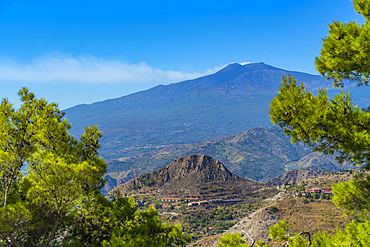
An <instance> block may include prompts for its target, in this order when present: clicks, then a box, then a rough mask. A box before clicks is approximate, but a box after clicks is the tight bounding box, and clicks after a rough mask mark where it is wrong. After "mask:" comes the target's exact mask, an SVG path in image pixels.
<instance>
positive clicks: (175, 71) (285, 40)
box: [0, 0, 363, 109]
mask: <svg viewBox="0 0 370 247" xmlns="http://www.w3.org/2000/svg"><path fill="white" fill-rule="evenodd" d="M356 19H357V20H358V21H359V22H362V21H363V19H362V17H361V16H360V15H357V14H356V13H355V11H354V10H353V8H352V1H350V0H324V1H323V0H310V1H297V0H284V1H281V0H279V1H275V0H272V1H249V0H243V1H236V0H235V1H199V0H198V1H192V0H187V1H182V0H177V1H125V0H122V1H109V0H105V1H93V0H90V1H82V0H80V1H76V0H74V1H69V0H63V1H59V0H58V1H50V0H48V1H38V0H34V1H29V0H28V1H17V0H14V1H10V0H0V87H1V90H0V97H1V98H3V97H7V98H9V100H11V101H12V102H14V103H15V104H16V105H17V104H18V103H17V100H18V99H17V96H16V93H17V91H18V90H19V89H20V88H21V87H22V86H27V87H29V88H30V90H31V91H32V92H34V93H36V95H37V96H38V97H43V98H46V99H47V100H49V101H53V102H57V103H59V104H60V107H61V109H65V108H68V107H71V106H74V105H76V104H81V103H92V102H95V101H101V100H104V99H108V98H116V97H120V96H123V95H127V94H129V93H132V92H136V91H140V90H144V89H147V88H150V87H153V86H155V85H158V84H168V83H171V82H178V81H182V80H185V79H190V78H195V77H198V76H201V75H205V74H209V73H212V72H214V71H216V70H217V69H219V68H222V67H223V66H225V65H227V64H229V63H232V62H238V63H243V62H252V63H253V62H264V63H267V64H269V65H272V66H275V67H279V68H283V69H287V70H295V71H302V72H308V73H312V74H317V72H316V71H315V68H314V58H315V56H317V55H318V54H319V52H320V48H321V39H322V38H323V37H324V36H325V35H327V30H328V24H329V23H331V22H332V21H333V20H339V21H343V22H348V21H350V20H356Z"/></svg>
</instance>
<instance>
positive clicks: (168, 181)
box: [110, 155, 265, 201]
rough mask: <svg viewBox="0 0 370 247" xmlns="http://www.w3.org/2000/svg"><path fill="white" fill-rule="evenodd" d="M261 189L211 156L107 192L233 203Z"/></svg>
mask: <svg viewBox="0 0 370 247" xmlns="http://www.w3.org/2000/svg"><path fill="white" fill-rule="evenodd" d="M263 187H265V185H263V184H260V183H257V182H254V181H251V180H248V179H244V178H242V177H239V176H237V175H235V174H233V173H231V172H230V171H229V170H228V169H227V168H226V167H225V166H224V165H223V164H222V163H221V162H219V161H216V160H214V159H213V158H212V157H209V156H206V155H189V156H186V157H183V158H179V159H176V160H175V161H174V162H173V163H171V164H170V165H168V166H166V167H163V168H161V169H159V170H157V171H153V172H151V173H147V174H142V175H140V176H139V177H138V178H135V179H133V180H131V181H129V182H126V183H124V184H121V185H119V186H118V187H117V188H116V189H114V190H113V191H111V192H110V193H113V192H114V191H115V190H119V191H120V192H121V194H130V193H136V192H140V193H148V192H150V193H153V194H155V195H156V197H157V198H162V197H198V198H200V199H204V200H206V199H208V200H210V199H218V200H226V201H227V200H229V201H232V200H242V199H243V198H245V197H247V196H248V195H251V194H252V193H253V192H255V191H257V190H259V189H261V188H263ZM216 194H217V196H216V197H215V195H216Z"/></svg>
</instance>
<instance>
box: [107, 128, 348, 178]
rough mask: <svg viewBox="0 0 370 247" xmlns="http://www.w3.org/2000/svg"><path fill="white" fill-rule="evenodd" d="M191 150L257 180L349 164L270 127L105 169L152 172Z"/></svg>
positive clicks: (122, 161)
mask: <svg viewBox="0 0 370 247" xmlns="http://www.w3.org/2000/svg"><path fill="white" fill-rule="evenodd" d="M191 154H198V155H203V154H205V155H209V156H212V157H213V158H215V159H217V160H219V161H220V162H222V163H223V164H224V165H225V166H226V167H227V168H228V169H229V170H230V171H231V172H233V173H235V174H237V175H238V176H241V177H244V178H248V179H252V180H254V181H257V182H267V181H268V180H270V179H272V178H274V177H277V176H279V175H281V174H284V173H285V172H287V171H289V170H293V169H325V170H328V171H338V170H341V169H347V168H350V167H351V166H350V165H346V164H344V165H340V164H338V163H337V162H336V161H335V160H334V157H333V156H329V155H323V154H320V153H314V152H312V149H311V148H309V147H307V146H305V145H303V144H292V143H291V142H290V139H289V137H287V136H286V135H285V134H284V133H283V132H282V131H281V130H280V129H278V128H271V127H269V128H253V129H250V130H248V131H245V132H243V133H241V134H234V135H229V136H223V137H219V138H217V139H214V140H210V141H206V142H201V143H194V144H186V145H182V146H175V147H173V146H170V147H165V148H162V149H159V150H155V151H153V152H147V153H144V154H140V155H136V156H132V157H127V158H122V159H119V160H112V161H110V162H108V164H107V165H108V172H118V171H129V170H130V169H132V167H135V168H136V169H137V170H140V171H141V172H142V173H146V172H151V171H152V170H157V169H160V168H162V167H164V166H167V165H169V164H170V163H171V162H172V161H173V160H174V159H177V158H178V157H183V156H187V155H191ZM115 174H116V173H115ZM109 175H110V173H109ZM118 177H119V176H118ZM118 177H117V178H118Z"/></svg>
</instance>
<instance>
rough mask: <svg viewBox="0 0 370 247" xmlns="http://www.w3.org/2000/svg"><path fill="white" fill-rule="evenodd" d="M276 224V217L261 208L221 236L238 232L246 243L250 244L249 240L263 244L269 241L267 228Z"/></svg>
mask: <svg viewBox="0 0 370 247" xmlns="http://www.w3.org/2000/svg"><path fill="white" fill-rule="evenodd" d="M278 222H279V218H278V216H277V215H276V214H275V213H274V212H272V211H271V210H270V209H269V208H268V207H267V208H261V209H259V210H257V211H256V212H254V213H252V214H250V215H248V216H246V217H245V218H244V219H242V220H241V221H239V222H238V223H237V224H235V225H234V226H232V227H231V228H230V229H229V230H227V231H226V232H225V233H223V234H222V235H221V236H224V235H225V234H226V233H236V232H240V233H241V234H242V237H243V238H244V239H245V240H246V243H249V244H252V240H251V239H250V238H252V239H253V240H256V241H257V240H262V241H263V242H268V241H270V237H269V228H270V227H271V226H273V225H275V224H276V223H278ZM217 244H218V240H217V241H216V242H215V243H214V244H213V245H212V247H216V246H217Z"/></svg>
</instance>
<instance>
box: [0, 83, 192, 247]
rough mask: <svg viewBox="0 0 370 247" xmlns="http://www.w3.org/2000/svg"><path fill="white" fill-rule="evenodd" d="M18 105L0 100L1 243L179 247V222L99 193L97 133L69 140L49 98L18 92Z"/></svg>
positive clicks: (103, 166) (91, 129) (181, 239)
mask: <svg viewBox="0 0 370 247" xmlns="http://www.w3.org/2000/svg"><path fill="white" fill-rule="evenodd" d="M18 94H19V96H20V98H21V102H22V104H21V107H20V108H19V109H15V108H14V107H13V106H12V104H11V103H9V102H8V100H7V99H3V100H2V102H1V104H0V203H1V209H0V246H17V247H18V246H50V245H55V246H58V245H60V244H63V246H87V245H88V246H170V245H175V246H182V245H184V244H185V243H186V242H188V241H189V238H190V236H184V234H183V233H182V229H181V227H180V226H179V225H176V226H169V225H167V224H162V222H161V221H160V219H159V217H158V213H157V211H155V210H147V211H140V212H139V211H137V209H136V204H135V203H134V201H133V200H132V199H126V198H121V197H120V196H118V197H117V198H115V199H114V200H112V201H109V200H107V199H106V198H104V196H103V195H102V194H101V193H100V189H101V188H102V186H103V185H104V179H103V178H102V177H103V175H104V174H105V172H106V164H105V162H104V160H103V159H102V158H101V157H99V156H98V148H99V147H100V146H99V139H100V138H101V136H102V133H101V132H100V131H99V130H98V128H97V127H96V126H93V127H86V128H85V133H84V134H83V135H82V136H81V137H80V140H76V139H75V138H74V137H73V136H72V135H70V134H68V130H69V129H70V128H71V125H70V124H69V123H68V122H67V120H66V119H64V118H63V116H64V113H63V112H61V111H60V110H59V108H58V105H57V104H55V103H48V102H47V101H46V100H44V99H40V100H39V99H36V97H35V95H34V94H33V93H30V92H29V91H28V89H27V88H23V89H21V90H20V91H19V93H18Z"/></svg>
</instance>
